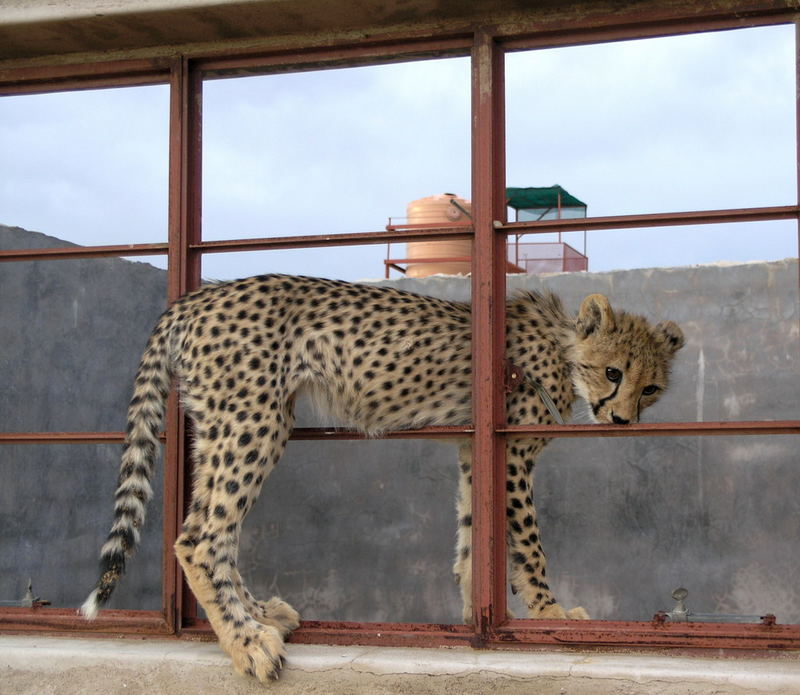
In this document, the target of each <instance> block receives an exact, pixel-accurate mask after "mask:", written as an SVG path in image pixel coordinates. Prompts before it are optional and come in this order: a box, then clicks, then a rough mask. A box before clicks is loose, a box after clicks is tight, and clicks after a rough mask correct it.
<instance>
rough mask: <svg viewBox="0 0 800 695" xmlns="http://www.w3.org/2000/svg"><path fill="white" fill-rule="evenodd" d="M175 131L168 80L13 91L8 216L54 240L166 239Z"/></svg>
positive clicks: (4, 179)
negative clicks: (21, 93) (155, 83)
mask: <svg viewBox="0 0 800 695" xmlns="http://www.w3.org/2000/svg"><path fill="white" fill-rule="evenodd" d="M168 136H169V89H168V87H167V86H166V85H163V86H162V85H158V86H149V87H135V88H124V89H103V90H92V91H79V92H60V93H54V94H37V95H26V96H13V97H3V98H2V99H0V152H2V153H3V155H2V157H3V167H2V170H1V171H0V210H2V219H0V223H2V224H6V225H10V226H12V227H22V228H24V229H28V230H35V231H36V232H39V233H41V234H45V235H48V236H49V237H54V238H55V239H57V240H59V241H58V243H50V242H49V240H48V243H47V245H52V246H69V245H70V244H80V245H83V246H88V245H98V246H106V245H110V244H130V243H144V242H159V241H166V239H167V192H168V189H167V178H168V168H167V163H168V155H169V147H168V144H169V143H168V139H169V138H168ZM65 242H66V243H65Z"/></svg>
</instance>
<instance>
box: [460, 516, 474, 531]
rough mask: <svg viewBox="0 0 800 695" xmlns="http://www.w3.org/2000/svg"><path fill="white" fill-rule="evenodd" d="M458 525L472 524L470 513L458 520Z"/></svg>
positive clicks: (468, 525) (466, 526) (466, 525)
mask: <svg viewBox="0 0 800 695" xmlns="http://www.w3.org/2000/svg"><path fill="white" fill-rule="evenodd" d="M458 525H459V526H463V527H465V528H468V527H470V526H472V514H466V515H464V516H462V517H461V518H460V519H459V520H458Z"/></svg>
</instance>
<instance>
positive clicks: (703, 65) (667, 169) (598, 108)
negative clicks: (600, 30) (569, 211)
mask: <svg viewBox="0 0 800 695" xmlns="http://www.w3.org/2000/svg"><path fill="white" fill-rule="evenodd" d="M794 43H795V39H794V27H793V26H792V25H787V26H776V27H763V28H754V29H743V30H737V31H726V32H716V33H707V34H695V35H689V36H677V37H669V38H659V39H643V40H638V41H625V42H616V43H606V44H598V45H589V46H578V47H569V48H557V49H548V50H539V51H528V52H522V53H514V54H509V55H508V56H507V59H506V90H507V95H508V97H507V162H508V165H507V166H508V169H507V177H508V185H509V186H516V187H529V186H537V187H538V186H550V185H553V184H556V183H558V184H561V185H562V186H563V187H564V188H565V189H566V190H567V191H569V193H571V194H572V195H574V196H575V197H577V198H578V199H580V200H581V201H583V202H585V203H587V204H588V213H589V215H591V216H603V215H619V214H635V213H648V212H665V211H673V210H708V209H715V208H742V207H752V206H770V205H791V204H794V202H795V200H796V198H797V183H796V182H797V176H796V165H795V141H796V130H795V67H794V50H795V49H794ZM512 219H513V215H512Z"/></svg>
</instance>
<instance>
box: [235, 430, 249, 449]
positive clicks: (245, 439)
mask: <svg viewBox="0 0 800 695" xmlns="http://www.w3.org/2000/svg"><path fill="white" fill-rule="evenodd" d="M252 440H253V436H252V435H251V434H250V433H249V432H242V434H240V435H239V440H238V444H239V446H240V447H246V446H247V445H248V444H249V443H250V442H251V441H252Z"/></svg>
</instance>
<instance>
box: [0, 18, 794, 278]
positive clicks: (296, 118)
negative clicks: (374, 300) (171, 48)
mask: <svg viewBox="0 0 800 695" xmlns="http://www.w3.org/2000/svg"><path fill="white" fill-rule="evenodd" d="M793 56H794V30H793V27H791V26H779V27H768V28H760V29H747V30H739V31H729V32H718V33H711V34H702V35H695V36H688V37H676V38H668V39H651V40H643V41H634V42H624V43H612V44H603V45H598V46H589V47H573V48H562V49H549V50H542V51H531V52H523V53H515V54H512V55H509V56H508V58H507V75H506V83H507V94H508V97H507V131H508V152H507V159H508V172H507V183H508V185H510V186H547V185H551V184H554V183H559V184H561V185H562V186H564V187H565V188H566V189H567V190H569V191H570V192H571V193H572V194H573V195H575V196H577V197H578V198H580V199H582V200H583V201H585V202H586V203H587V204H588V207H589V214H590V215H614V214H628V213H645V212H667V211H681V210H701V209H718V208H739V207H746V206H764V205H789V204H794V203H795V202H796V199H797V181H796V170H795V139H796V129H795V103H794V96H795V82H794V79H795V78H794V58H793ZM204 112H205V113H204V115H205V121H204V134H203V136H204V191H203V231H204V237H205V238H206V239H225V238H242V237H258V236H283V235H289V234H317V233H336V232H358V231H374V230H380V229H383V227H384V225H385V224H386V221H387V218H388V217H389V216H392V217H395V218H397V217H402V216H403V215H404V214H405V206H406V204H407V203H408V202H409V201H411V200H414V199H417V198H420V197H423V196H427V195H431V194H435V193H442V192H445V191H447V192H453V193H457V194H459V195H462V196H464V197H469V190H470V164H469V161H470V152H469V149H470V133H469V124H470V115H469V62H468V60H467V59H447V60H437V61H426V62H422V63H406V64H398V65H388V66H377V67H365V68H352V69H345V70H329V71H324V72H315V73H299V74H291V75H274V76H264V77H250V78H241V79H233V80H216V81H212V82H208V83H207V84H206V87H205V98H204ZM167 117H168V93H167V88H166V87H163V86H157V87H145V88H129V89H116V90H101V91H89V92H77V93H68V94H54V95H35V96H21V97H6V98H3V99H0V223H3V224H8V225H16V226H21V227H25V228H27V229H31V230H35V231H40V232H43V233H45V234H49V235H52V236H56V237H59V238H62V239H66V240H69V241H73V242H75V243H80V244H118V243H129V242H149V241H161V240H164V239H166V219H167V160H166V153H167ZM568 241H570V243H573V244H574V245H575V246H576V247H578V248H579V250H582V246H583V237H582V235H573V237H571V238H569V239H568ZM587 251H588V256H589V267H590V269H591V270H597V271H601V270H611V269H616V268H633V267H651V266H669V265H688V264H694V263H709V262H715V261H748V260H769V259H777V258H784V257H787V256H794V255H796V253H797V229H796V225H795V224H793V223H789V222H773V223H752V224H741V225H720V226H711V227H686V228H678V229H674V230H664V229H660V230H636V231H625V232H623V231H619V232H615V231H610V232H595V233H593V234H590V235H589V239H588V249H587ZM385 253H386V249H385V247H384V246H380V247H377V246H372V247H369V246H365V247H357V248H352V249H336V250H331V249H323V250H304V251H286V252H261V253H256V254H250V255H248V256H244V255H243V254H230V255H210V256H207V257H206V259H205V261H204V267H203V274H204V275H205V276H206V277H213V278H229V277H236V276H243V275H249V274H253V273H258V272H272V271H283V272H299V273H306V274H312V275H323V276H329V277H340V278H345V279H360V278H374V277H381V276H382V275H383V258H384V257H385ZM399 253H400V249H397V250H396V251H395V255H397V254H399ZM152 262H153V263H156V264H163V259H152Z"/></svg>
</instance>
